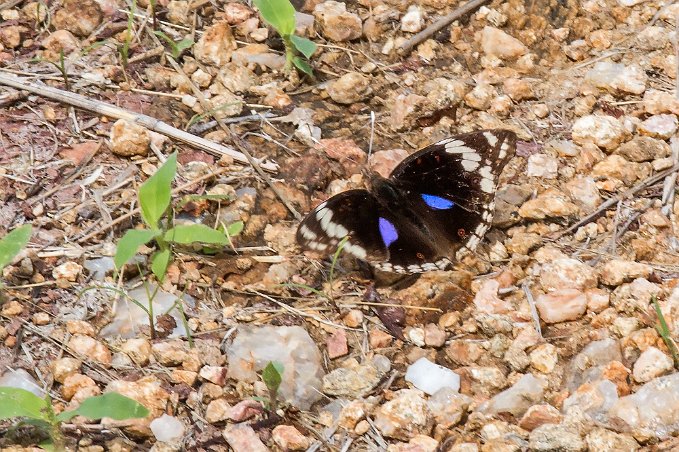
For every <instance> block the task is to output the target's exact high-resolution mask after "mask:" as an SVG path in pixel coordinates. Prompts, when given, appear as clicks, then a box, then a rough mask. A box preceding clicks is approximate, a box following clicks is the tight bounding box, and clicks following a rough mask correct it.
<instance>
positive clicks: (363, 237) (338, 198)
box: [297, 190, 387, 260]
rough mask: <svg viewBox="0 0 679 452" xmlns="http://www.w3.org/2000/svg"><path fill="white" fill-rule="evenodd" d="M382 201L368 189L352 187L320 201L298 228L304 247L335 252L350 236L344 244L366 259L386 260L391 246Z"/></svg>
mask: <svg viewBox="0 0 679 452" xmlns="http://www.w3.org/2000/svg"><path fill="white" fill-rule="evenodd" d="M378 210H379V203H378V202H377V200H376V199H375V197H374V196H373V195H372V194H371V193H370V192H368V191H367V190H349V191H345V192H342V193H339V194H337V195H335V196H333V197H331V198H330V199H328V200H327V201H325V202H323V203H321V204H319V205H318V206H317V207H316V208H315V209H314V210H313V211H312V212H311V213H309V214H308V215H307V217H306V218H305V219H304V220H303V221H302V223H301V224H300V225H299V228H298V229H297V242H298V243H299V244H300V245H302V246H303V247H305V248H307V249H310V250H314V251H318V252H321V253H324V254H331V253H333V252H334V251H335V250H336V249H337V245H338V244H339V242H340V241H341V240H342V239H343V238H344V237H346V236H349V239H348V240H347V242H346V243H345V244H344V247H343V248H342V249H343V250H344V251H346V252H348V253H349V254H351V255H353V256H355V257H357V258H359V259H363V260H373V259H377V260H383V259H386V258H387V249H386V247H385V246H384V242H383V241H382V238H381V236H380V233H379V224H378V222H379V217H378V215H376V212H377V211H378Z"/></svg>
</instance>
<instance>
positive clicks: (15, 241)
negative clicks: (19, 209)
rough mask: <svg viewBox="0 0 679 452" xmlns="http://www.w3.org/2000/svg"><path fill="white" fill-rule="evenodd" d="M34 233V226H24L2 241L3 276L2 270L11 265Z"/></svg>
mask: <svg viewBox="0 0 679 452" xmlns="http://www.w3.org/2000/svg"><path fill="white" fill-rule="evenodd" d="M32 232H33V226H31V225H30V224H24V225H22V226H19V227H18V228H14V230H13V231H12V232H10V233H9V234H7V235H6V236H4V237H3V238H2V239H0V274H2V269H3V268H5V267H6V266H7V265H9V264H11V263H12V260H13V259H14V258H15V257H16V255H17V254H19V251H21V250H22V249H23V248H24V247H25V246H26V244H28V240H29V239H30V238H31V233H32ZM0 288H2V282H0Z"/></svg>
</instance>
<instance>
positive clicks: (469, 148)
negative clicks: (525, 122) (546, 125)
mask: <svg viewBox="0 0 679 452" xmlns="http://www.w3.org/2000/svg"><path fill="white" fill-rule="evenodd" d="M515 149H516V134H514V133H513V132H511V131H508V130H481V131H477V132H473V133H467V134H463V135H457V136H454V137H451V138H448V139H445V140H442V141H439V142H438V143H436V144H433V145H431V146H427V147H426V148H424V149H422V150H420V151H418V152H416V153H415V154H413V155H411V156H409V157H408V158H406V159H405V160H403V161H402V162H401V163H400V164H399V165H398V166H397V167H396V168H395V169H394V170H393V171H392V173H391V176H390V180H391V182H392V184H393V186H395V187H399V190H400V191H401V194H402V196H403V198H404V200H405V201H404V203H405V205H406V208H407V210H408V211H410V216H411V217H412V218H413V219H414V220H411V221H410V223H413V221H416V220H418V219H419V220H421V221H418V223H419V224H417V231H418V232H419V234H410V236H411V237H408V236H407V235H405V236H404V240H410V241H411V242H412V241H413V240H415V239H417V240H419V241H420V242H428V243H419V244H415V245H410V247H413V248H418V247H419V248H421V249H426V248H427V246H428V247H429V248H431V247H434V248H436V249H437V250H438V252H435V253H434V254H435V255H437V256H451V257H452V256H455V255H456V254H457V256H456V257H461V255H462V254H459V253H458V251H459V250H462V251H463V252H464V250H465V249H466V250H474V248H476V246H477V245H478V244H479V242H480V241H481V239H482V238H483V236H484V234H485V233H486V231H487V230H488V228H489V227H490V223H491V221H492V219H493V212H494V209H495V203H494V196H495V190H496V188H497V183H498V177H499V175H500V173H501V171H502V168H504V166H505V165H506V163H507V162H508V161H509V159H510V158H511V157H512V156H513V155H514V151H515ZM401 216H402V215H401ZM413 235H414V236H415V237H413ZM394 245H397V244H396V243H395V244H394ZM425 245H426V246H425ZM390 251H392V250H391V247H390ZM399 254H400V253H395V252H393V251H392V252H391V253H390V260H391V261H395V260H397V259H398V257H399V256H398V255H399ZM408 259H409V260H411V261H412V260H413V256H412V253H411V254H410V255H408V256H404V257H403V258H402V260H408ZM430 259H431V257H427V259H425V260H424V261H423V263H424V264H427V263H429V260H430ZM410 265H412V264H410ZM428 267H429V266H428Z"/></svg>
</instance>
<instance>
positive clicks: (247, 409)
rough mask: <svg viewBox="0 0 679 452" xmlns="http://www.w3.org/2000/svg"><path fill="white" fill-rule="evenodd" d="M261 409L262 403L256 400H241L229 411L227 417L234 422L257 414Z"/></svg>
mask: <svg viewBox="0 0 679 452" xmlns="http://www.w3.org/2000/svg"><path fill="white" fill-rule="evenodd" d="M263 410H264V409H263V407H262V404H261V403H260V402H258V401H256V400H241V401H240V402H238V403H237V404H235V405H234V406H233V407H232V408H231V410H230V411H229V419H231V420H232V421H234V422H243V421H245V420H247V419H251V418H253V417H255V416H257V415H258V414H260V413H261V412H262V411H263Z"/></svg>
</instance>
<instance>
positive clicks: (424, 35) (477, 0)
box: [398, 0, 489, 56]
mask: <svg viewBox="0 0 679 452" xmlns="http://www.w3.org/2000/svg"><path fill="white" fill-rule="evenodd" d="M488 1H489V0H471V1H470V2H468V3H465V4H464V5H462V6H460V7H459V8H457V9H456V10H455V11H453V12H451V13H449V14H446V15H445V16H443V17H442V18H440V19H439V20H437V21H436V22H434V23H433V24H431V25H429V26H428V27H427V28H425V29H424V30H422V31H421V32H419V33H418V34H416V35H415V36H413V37H412V38H410V39H408V40H407V41H406V42H404V43H403V44H401V47H399V49H398V52H399V53H400V54H401V55H404V56H405V55H408V54H409V53H410V51H411V50H413V47H415V46H416V45H418V44H419V43H421V42H422V41H424V40H425V39H428V38H429V37H431V36H432V35H433V34H434V33H436V32H437V31H439V30H441V29H442V28H444V27H447V26H448V25H450V24H451V23H453V21H455V20H457V19H459V18H460V17H462V16H464V15H466V14H469V13H470V12H472V11H474V10H475V9H476V8H478V7H479V6H481V5H483V4H484V3H488Z"/></svg>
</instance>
